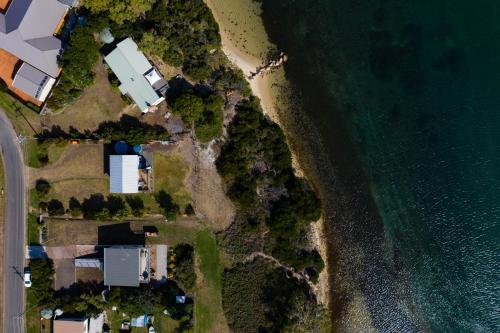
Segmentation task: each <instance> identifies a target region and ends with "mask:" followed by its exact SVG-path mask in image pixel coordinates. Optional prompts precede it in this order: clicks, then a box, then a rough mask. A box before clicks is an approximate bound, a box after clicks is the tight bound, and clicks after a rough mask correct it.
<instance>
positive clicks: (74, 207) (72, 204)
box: [69, 197, 82, 217]
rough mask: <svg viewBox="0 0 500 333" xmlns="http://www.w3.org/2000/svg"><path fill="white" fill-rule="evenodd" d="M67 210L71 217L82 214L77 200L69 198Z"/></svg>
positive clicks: (80, 205)
mask: <svg viewBox="0 0 500 333" xmlns="http://www.w3.org/2000/svg"><path fill="white" fill-rule="evenodd" d="M69 210H70V212H71V216H73V217H77V216H80V215H81V214H82V204H81V203H80V201H79V200H78V199H77V198H75V197H71V198H70V199H69Z"/></svg>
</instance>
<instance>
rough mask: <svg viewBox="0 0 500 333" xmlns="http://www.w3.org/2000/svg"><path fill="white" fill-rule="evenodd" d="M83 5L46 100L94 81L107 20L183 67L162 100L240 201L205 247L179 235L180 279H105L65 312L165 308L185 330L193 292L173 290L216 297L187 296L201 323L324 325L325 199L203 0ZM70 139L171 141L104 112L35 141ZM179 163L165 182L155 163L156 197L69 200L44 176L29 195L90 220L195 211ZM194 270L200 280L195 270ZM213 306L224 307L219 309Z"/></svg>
mask: <svg viewBox="0 0 500 333" xmlns="http://www.w3.org/2000/svg"><path fill="white" fill-rule="evenodd" d="M79 10H80V13H81V14H82V15H86V16H87V18H88V19H87V21H86V24H85V25H83V26H77V27H76V28H75V31H74V32H73V33H72V34H71V39H70V43H69V47H68V49H67V50H66V51H65V52H64V54H63V57H62V60H61V61H62V62H63V63H64V62H67V63H68V64H71V65H64V71H63V76H62V78H61V82H60V84H59V85H58V86H57V88H56V90H54V95H53V96H52V98H51V102H50V103H52V104H50V106H51V108H54V109H58V108H62V107H64V106H65V105H68V104H70V103H71V102H72V101H74V99H75V98H77V97H78V96H79V94H81V92H82V91H83V89H85V88H86V87H88V86H89V85H90V84H92V82H93V80H94V73H93V66H94V65H95V63H96V62H97V61H98V59H99V48H100V47H101V45H100V44H99V43H98V42H97V40H96V36H97V33H98V32H99V31H100V30H101V29H102V28H103V27H107V26H109V27H110V28H111V30H112V32H113V35H114V36H115V37H116V38H122V37H128V36H130V37H132V38H133V39H134V40H136V41H137V42H138V44H139V46H140V47H141V48H142V49H143V51H144V52H145V53H146V54H147V55H148V56H149V57H151V58H159V59H161V61H162V62H164V63H166V64H167V65H169V66H173V67H175V68H176V69H178V70H179V69H180V70H181V71H182V73H183V74H184V75H185V77H186V78H187V80H185V81H186V82H187V83H188V84H189V88H188V89H182V90H181V91H180V92H178V94H176V96H172V97H171V98H170V97H169V98H168V103H169V105H168V108H169V111H171V112H172V113H173V114H174V115H176V116H179V117H180V118H182V120H183V123H184V127H185V129H187V130H189V129H192V130H193V131H194V132H193V134H195V135H194V137H195V140H196V143H202V144H201V145H197V144H196V149H204V148H206V143H208V142H214V143H215V144H214V146H215V149H214V154H215V157H216V168H217V171H218V172H219V174H220V175H221V177H222V182H223V188H224V190H225V191H226V193H227V195H228V197H229V198H230V199H231V200H232V201H233V203H234V205H235V206H236V216H235V218H234V221H233V223H232V224H231V225H230V226H228V227H225V228H224V229H223V230H219V232H218V233H217V236H216V237H215V236H214V232H213V231H212V230H210V231H207V233H208V234H201V233H200V235H199V236H198V237H197V238H196V241H197V244H200V247H201V249H202V250H203V249H205V248H206V249H207V251H209V252H207V253H204V254H200V253H199V251H200V249H198V248H197V246H198V245H197V244H192V242H179V243H181V244H180V245H178V244H174V245H173V246H175V245H177V246H176V247H175V248H174V253H175V261H174V264H175V268H176V270H175V271H174V280H175V281H176V283H178V284H179V285H177V284H176V283H173V282H169V283H168V285H167V286H166V287H165V289H159V290H153V289H149V287H148V288H140V289H137V290H131V289H128V288H112V289H111V291H110V294H109V295H108V297H107V298H106V300H105V301H102V300H100V299H98V294H96V293H95V291H93V290H86V291H85V292H82V293H81V294H79V295H78V296H77V298H75V299H71V301H65V302H64V304H67V305H66V306H67V307H68V309H69V310H70V311H82V312H87V313H88V314H89V315H93V314H95V313H98V312H100V311H102V310H103V309H108V308H109V307H110V306H111V305H115V306H118V307H120V308H121V309H122V310H123V311H125V312H127V314H129V315H134V314H142V313H144V311H150V312H151V313H159V312H161V311H160V310H161V308H166V309H167V310H168V313H169V315H170V316H171V318H174V319H175V320H178V321H179V322H180V323H181V324H180V326H181V327H183V328H187V329H188V328H190V327H191V326H192V318H193V304H192V303H193V302H192V300H189V302H187V304H186V305H183V306H182V307H180V306H178V305H175V303H173V302H174V301H175V298H173V295H179V294H184V292H185V291H188V292H196V293H198V292H200V293H201V294H202V295H203V292H205V293H207V295H208V296H209V297H211V298H213V299H212V300H211V301H210V302H207V301H206V300H203V299H202V300H201V301H200V302H199V303H197V304H195V306H194V307H195V312H196V313H198V315H199V317H200V318H201V317H203V318H205V322H204V324H203V325H202V326H200V327H203V328H204V329H206V328H208V327H209V325H213V323H214V322H215V321H216V320H218V319H220V317H224V315H225V317H226V319H227V322H228V324H229V327H230V328H231V329H232V330H233V331H235V332H256V331H262V332H280V331H289V332H312V331H314V332H326V331H327V330H328V323H327V322H326V321H325V318H327V315H326V314H325V310H324V308H323V307H322V305H320V304H319V303H318V300H317V299H316V296H315V295H314V293H313V292H312V288H311V286H310V285H311V284H314V283H316V282H317V281H318V276H319V273H320V272H321V271H322V269H323V266H324V264H323V261H322V258H321V256H320V255H319V253H318V251H317V249H316V248H315V245H314V244H313V242H312V241H311V240H310V229H311V223H312V222H315V221H317V220H318V219H319V218H320V217H321V202H320V201H319V199H318V197H317V195H316V193H315V192H314V190H313V189H312V188H311V186H310V185H309V183H308V182H307V180H305V179H303V178H299V177H297V176H296V175H295V173H294V170H293V168H292V157H291V153H290V150H289V148H288V146H287V142H286V137H285V134H284V132H283V131H282V130H281V128H280V127H279V126H278V125H277V124H276V123H274V122H273V121H271V120H270V119H269V118H268V117H267V116H266V115H264V113H263V112H262V109H261V106H260V101H259V100H258V99H257V98H256V97H254V96H252V93H251V90H250V86H249V84H248V82H247V81H246V79H245V77H244V75H243V73H242V72H241V71H240V70H238V69H236V68H234V67H233V66H232V65H230V63H229V61H228V60H227V59H226V58H225V56H224V55H223V53H222V52H221V50H220V46H221V40H220V36H219V34H218V26H217V23H216V22H215V20H214V18H213V16H212V14H211V12H210V10H209V9H208V8H207V7H206V5H205V3H204V2H203V1H202V0H193V1H183V0H171V1H168V2H167V1H152V0H151V1H150V0H127V1H123V2H120V4H118V2H115V1H110V0H88V1H85V2H84V3H83V7H81V8H80V9H79ZM88 14H90V15H88ZM85 44H88V46H86V47H89V48H91V50H90V51H89V52H90V53H91V54H90V56H89V57H88V59H85V60H80V57H82V56H86V53H87V50H86V48H85V47H84V46H85ZM71 66H74V67H75V68H72V67H71ZM111 81H113V79H112V80H111ZM106 83H108V82H107V81H106ZM115 83H116V80H115ZM73 84H74V88H72V85H73ZM224 119H226V124H227V125H226V127H225V128H224ZM69 138H79V139H91V140H101V141H103V142H104V143H106V144H109V143H112V142H115V141H119V140H125V141H127V142H128V143H129V144H132V145H135V144H142V143H147V142H149V141H156V140H159V141H166V140H168V139H170V135H169V133H168V131H167V130H166V128H165V127H163V126H160V125H150V124H149V123H147V121H142V120H140V119H138V118H135V117H132V116H128V115H123V116H122V117H121V119H120V120H119V121H111V120H108V121H105V122H102V123H100V124H99V125H97V126H96V127H95V128H93V129H92V130H90V129H88V130H81V129H77V128H74V127H71V128H70V129H69V130H68V131H63V130H62V129H61V128H58V127H53V128H52V129H51V130H47V131H44V132H43V134H42V135H40V137H39V140H38V143H39V144H40V145H42V147H44V146H46V147H51V146H50V145H51V144H53V143H54V142H56V141H57V140H63V139H69ZM50 151H51V148H47V149H46V151H44V150H43V149H41V150H40V151H39V152H38V154H39V155H40V156H41V157H40V156H36V157H35V158H34V159H33V160H34V161H35V162H33V163H34V164H35V163H39V165H40V166H44V165H46V164H47V163H50V162H51V159H50V156H49V155H50V154H49V153H50ZM45 156H47V158H46V157H45ZM156 157H158V161H155V162H154V163H155V165H154V169H158V170H162V171H163V172H166V170H167V168H165V165H166V164H169V163H171V162H172V161H170V160H168V163H167V162H165V163H164V161H165V159H164V158H163V156H161V153H160V154H158V156H156V155H155V159H156ZM174 165H175V166H179V167H178V168H177V170H170V169H169V171H171V172H172V175H174V176H176V177H177V176H178V177H177V178H178V179H177V183H176V184H177V185H176V186H171V185H172V184H173V182H172V181H171V180H170V179H168V177H170V176H165V175H163V174H162V175H158V174H157V173H158V171H157V170H155V175H154V179H155V193H154V195H153V194H148V195H142V194H141V195H136V196H117V195H109V196H106V195H103V194H99V193H93V192H90V193H93V194H91V195H90V196H89V194H86V196H85V197H83V196H82V197H78V198H76V197H71V198H70V199H69V201H68V198H67V197H65V198H64V200H63V199H62V198H60V197H55V196H53V194H54V189H53V186H55V185H53V184H51V183H50V182H47V184H46V183H44V182H42V181H41V182H40V184H37V187H36V189H35V191H32V193H33V194H30V204H31V205H32V206H33V207H36V208H38V209H40V210H42V211H46V212H48V214H49V215H64V214H71V215H72V216H74V217H83V218H85V219H87V220H92V221H87V222H88V223H89V224H90V223H101V222H103V221H108V220H122V219H124V218H126V217H128V216H130V215H133V216H143V215H146V214H148V213H151V210H150V209H149V208H150V205H151V204H152V205H155V207H156V211H154V213H161V214H163V215H164V216H165V217H166V219H167V220H168V221H169V222H168V223H170V222H171V220H175V219H176V218H177V216H178V215H179V214H180V213H181V212H187V213H189V214H194V211H195V209H196V205H194V203H193V205H194V209H193V206H192V205H191V203H192V201H191V198H190V197H186V196H185V193H184V192H183V191H182V190H180V189H181V188H182V189H184V186H185V185H184V184H183V182H184V178H185V177H186V174H187V173H188V172H187V170H185V169H187V168H182V166H181V165H180V164H174ZM171 168H172V167H171ZM105 185H106V184H105ZM174 187H175V189H173V188H174ZM103 193H104V192H103ZM66 203H68V205H67V208H68V209H67V210H66V209H65V208H66V207H65V205H66ZM66 216H67V215H66ZM96 220H97V221H96ZM75 223H77V222H75ZM168 223H167V224H166V225H168ZM166 225H162V227H164V228H167V226H166ZM221 229H222V228H221ZM168 237H172V236H168ZM175 237H181V236H177V235H175ZM169 245H172V244H169ZM203 246H205V247H203ZM221 258H224V265H225V266H222V263H221V261H222V260H221ZM197 265H199V267H198V266H197ZM198 271H200V272H201V274H203V277H204V278H206V280H203V279H201V278H199V279H197V273H198ZM198 280H200V281H201V280H203V281H201V282H200V281H198ZM203 283H205V284H207V285H208V286H209V288H208V289H209V290H210V291H209V292H207V290H208V289H203V288H201V287H200V284H203ZM181 288H182V289H181ZM183 289H184V290H183ZM200 290H201V291H200ZM138 293H140V294H138ZM207 295H205V296H207ZM200 298H201V297H200ZM214 309H216V310H218V309H220V311H219V312H220V313H219V312H217V311H216V310H214ZM222 311H224V315H222ZM196 313H195V316H196Z"/></svg>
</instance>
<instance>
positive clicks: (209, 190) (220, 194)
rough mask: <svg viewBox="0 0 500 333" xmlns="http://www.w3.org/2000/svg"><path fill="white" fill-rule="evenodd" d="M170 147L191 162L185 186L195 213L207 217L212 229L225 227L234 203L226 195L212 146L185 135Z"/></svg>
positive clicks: (231, 219) (232, 211) (229, 222)
mask: <svg viewBox="0 0 500 333" xmlns="http://www.w3.org/2000/svg"><path fill="white" fill-rule="evenodd" d="M172 149H174V150H175V151H176V152H177V153H179V154H180V155H182V156H183V158H184V159H185V160H186V162H187V163H188V164H189V165H190V166H191V170H190V172H189V175H188V178H187V184H186V186H187V188H188V190H189V192H190V193H191V197H192V199H193V204H194V208H195V211H196V214H197V215H198V216H199V217H200V218H203V219H206V220H207V224H208V226H209V227H210V228H211V229H214V230H222V229H225V228H226V227H227V226H229V224H231V222H232V221H233V219H234V216H235V207H234V205H233V203H232V202H231V200H230V199H229V198H228V197H227V196H226V193H225V191H224V187H223V183H222V179H221V177H220V176H219V174H218V173H217V168H216V167H215V157H214V153H213V151H212V149H211V147H210V146H209V147H208V148H205V147H202V146H199V145H196V144H195V142H194V140H193V138H191V137H188V136H186V137H185V138H183V139H182V140H181V141H179V142H178V144H177V145H176V146H175V148H172Z"/></svg>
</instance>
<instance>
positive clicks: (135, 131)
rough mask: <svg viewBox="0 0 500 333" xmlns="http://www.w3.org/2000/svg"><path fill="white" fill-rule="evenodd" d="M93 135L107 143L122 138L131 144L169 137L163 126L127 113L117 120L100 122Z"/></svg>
mask: <svg viewBox="0 0 500 333" xmlns="http://www.w3.org/2000/svg"><path fill="white" fill-rule="evenodd" d="M94 135H95V136H96V137H97V138H99V139H102V140H104V141H105V142H108V143H109V142H113V141H120V140H124V141H127V142H128V143H129V144H131V145H136V144H141V143H146V142H149V141H153V140H167V139H168V138H169V137H170V136H169V134H168V132H167V130H166V129H165V128H164V127H161V126H152V125H149V124H146V123H143V122H141V121H140V120H139V119H137V118H135V117H131V116H127V115H123V116H122V117H121V118H120V121H117V122H115V121H107V122H104V123H101V124H100V125H99V128H98V129H97V130H96V131H95V132H94Z"/></svg>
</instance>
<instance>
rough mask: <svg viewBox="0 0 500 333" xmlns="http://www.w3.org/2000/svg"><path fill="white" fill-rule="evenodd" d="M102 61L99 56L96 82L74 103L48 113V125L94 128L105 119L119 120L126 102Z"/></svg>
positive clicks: (65, 127)
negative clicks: (114, 86)
mask: <svg viewBox="0 0 500 333" xmlns="http://www.w3.org/2000/svg"><path fill="white" fill-rule="evenodd" d="M102 61H103V60H102V58H99V60H98V61H97V63H96V64H95V66H94V71H95V73H96V79H95V82H94V84H92V85H91V86H90V87H88V88H87V89H85V91H84V92H83V94H82V96H80V98H78V100H77V101H76V102H75V103H73V104H72V105H70V106H68V107H66V108H65V109H64V110H62V111H60V112H59V111H57V112H55V113H54V114H51V115H47V117H46V125H47V126H49V127H52V126H60V127H61V128H62V129H63V130H65V131H68V130H69V128H70V127H71V126H72V127H75V128H77V129H79V130H84V129H90V130H94V129H96V128H97V127H98V126H99V124H100V123H102V122H104V121H109V120H118V119H119V118H120V117H121V115H122V113H123V110H124V108H125V107H126V104H125V102H124V101H123V100H122V98H121V96H120V95H121V94H120V92H119V91H118V89H114V88H113V87H112V86H111V84H110V83H109V81H108V72H107V70H106V68H105V67H104V65H103V63H102Z"/></svg>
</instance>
